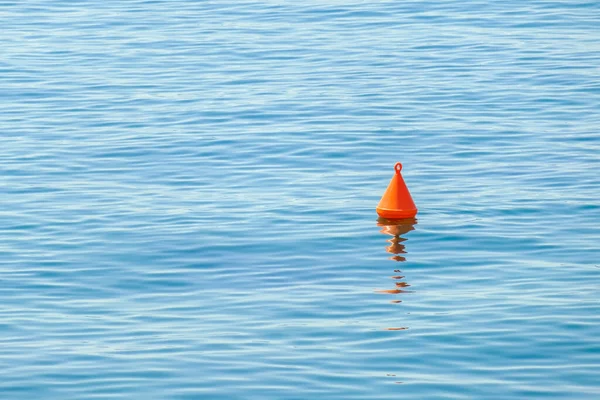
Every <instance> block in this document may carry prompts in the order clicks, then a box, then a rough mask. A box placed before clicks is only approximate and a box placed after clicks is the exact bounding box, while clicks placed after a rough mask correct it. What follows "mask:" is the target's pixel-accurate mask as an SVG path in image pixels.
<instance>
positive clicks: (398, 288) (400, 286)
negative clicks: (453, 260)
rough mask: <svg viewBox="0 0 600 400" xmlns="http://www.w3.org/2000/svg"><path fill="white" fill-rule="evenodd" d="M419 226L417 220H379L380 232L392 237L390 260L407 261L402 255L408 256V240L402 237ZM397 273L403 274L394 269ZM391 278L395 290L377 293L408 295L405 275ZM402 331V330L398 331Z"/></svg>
mask: <svg viewBox="0 0 600 400" xmlns="http://www.w3.org/2000/svg"><path fill="white" fill-rule="evenodd" d="M416 224H417V220H416V218H409V219H400V220H389V219H385V218H379V219H377V226H379V227H381V230H380V232H381V233H383V234H384V235H388V236H391V237H390V238H389V239H388V240H387V242H388V243H389V244H388V246H386V248H385V250H386V251H387V252H388V253H390V254H392V257H390V260H393V261H396V262H404V261H406V257H404V256H401V255H400V254H406V245H405V244H404V242H406V241H407V240H408V239H406V238H404V237H402V235H405V234H407V233H408V232H410V231H413V230H415V225H416ZM394 272H395V273H398V272H402V271H401V270H399V269H394ZM391 278H392V279H393V280H394V286H395V287H394V288H393V289H381V290H377V291H376V293H381V294H391V295H398V294H402V293H407V292H409V290H407V288H408V287H410V285H409V284H408V283H407V282H405V281H403V279H404V275H393V276H391ZM400 302H402V300H398V299H395V300H392V303H400ZM398 330H400V329H398Z"/></svg>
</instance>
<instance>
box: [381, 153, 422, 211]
mask: <svg viewBox="0 0 600 400" xmlns="http://www.w3.org/2000/svg"><path fill="white" fill-rule="evenodd" d="M394 170H395V171H396V173H395V174H394V177H393V178H392V180H391V181H390V184H389V185H388V187H387V189H386V191H385V193H384V194H383V196H382V197H381V200H380V201H379V204H378V205H377V214H379V216H380V217H382V218H386V219H402V218H413V217H414V216H415V215H417V206H415V202H414V201H413V199H412V197H411V196H410V192H409V191H408V188H407V187H406V183H404V179H402V175H401V174H400V171H401V170H402V164H400V163H396V165H394Z"/></svg>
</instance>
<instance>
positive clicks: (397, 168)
mask: <svg viewBox="0 0 600 400" xmlns="http://www.w3.org/2000/svg"><path fill="white" fill-rule="evenodd" d="M394 169H395V170H396V173H397V174H399V173H400V171H402V163H399V162H397V163H396V165H394Z"/></svg>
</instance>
